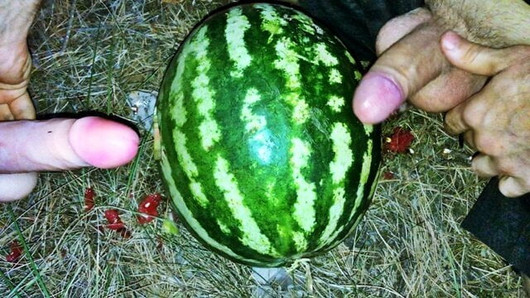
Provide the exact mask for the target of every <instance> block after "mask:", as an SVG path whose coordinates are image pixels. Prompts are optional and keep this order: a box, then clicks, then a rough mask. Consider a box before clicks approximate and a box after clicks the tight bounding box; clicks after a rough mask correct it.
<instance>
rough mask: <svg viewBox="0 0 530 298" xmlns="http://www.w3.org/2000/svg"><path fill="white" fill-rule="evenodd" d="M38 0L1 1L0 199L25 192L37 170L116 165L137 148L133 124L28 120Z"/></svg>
mask: <svg viewBox="0 0 530 298" xmlns="http://www.w3.org/2000/svg"><path fill="white" fill-rule="evenodd" d="M39 2H40V1H39V0H21V1H11V0H0V202H2V201H12V200H17V199H21V198H24V197H26V196H27V195H28V194H29V193H30V192H31V191H32V190H33V188H34V187H35V185H36V182H37V174H36V171H56V170H67V169H74V168H79V167H84V166H96V167H101V168H111V167H117V166H120V165H123V164H125V163H128V162H129V161H130V160H131V159H132V158H133V157H134V156H135V155H136V152H137V150H138V144H139V137H138V135H137V134H136V132H135V131H134V130H133V129H131V128H129V127H128V126H126V125H123V124H120V123H117V122H113V121H110V120H106V119H103V118H99V117H86V118H81V119H78V120H75V119H52V120H48V121H29V120H26V119H30V120H31V119H34V118H35V109H34V107H33V104H32V102H31V99H30V96H29V94H28V91H27V86H28V83H29V76H30V71H31V57H30V55H29V51H28V48H27V43H26V36H27V34H28V30H29V27H30V25H31V22H32V20H33V18H34V16H35V13H36V10H37V8H38V4H39ZM13 120H16V121H13Z"/></svg>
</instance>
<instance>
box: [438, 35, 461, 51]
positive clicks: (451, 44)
mask: <svg viewBox="0 0 530 298" xmlns="http://www.w3.org/2000/svg"><path fill="white" fill-rule="evenodd" d="M459 44H460V37H459V36H458V34H456V33H454V32H452V31H449V32H447V33H445V35H444V37H443V39H442V47H443V48H444V49H445V50H447V51H454V50H455V49H456V48H458V45H459Z"/></svg>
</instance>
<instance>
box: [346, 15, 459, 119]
mask: <svg viewBox="0 0 530 298" xmlns="http://www.w3.org/2000/svg"><path fill="white" fill-rule="evenodd" d="M441 33H442V32H441V29H440V28H439V27H438V26H435V25H434V24H433V23H427V24H424V25H420V26H419V27H418V28H416V29H415V30H414V31H412V32H411V33H410V34H409V35H407V36H405V37H404V38H403V39H401V40H400V41H399V42H397V43H396V44H394V45H393V46H392V47H391V48H389V49H388V50H387V51H385V52H384V53H383V54H382V55H381V57H379V59H378V60H377V61H376V63H375V64H374V65H373V66H372V67H371V69H370V70H369V72H368V73H367V74H366V75H365V76H364V78H363V79H362V80H361V82H360V83H359V86H358V87H357V89H356V91H355V95H354V98H353V108H354V112H355V114H356V115H357V117H358V118H359V120H361V121H362V122H364V123H372V124H373V123H379V122H382V121H383V120H385V119H386V118H388V116H390V114H391V113H392V112H394V111H395V110H396V109H397V108H398V107H399V106H400V105H401V104H402V103H403V102H404V101H405V100H406V99H407V98H408V97H409V96H411V95H413V94H415V93H416V92H417V91H418V90H420V89H421V88H422V87H423V86H425V85H426V84H427V83H428V82H430V81H431V80H433V79H434V78H436V77H438V76H439V75H440V73H441V72H442V70H443V69H444V67H448V66H449V64H448V62H447V60H446V59H445V57H444V56H443V54H442V52H441V50H440V46H439V38H440V35H441Z"/></svg>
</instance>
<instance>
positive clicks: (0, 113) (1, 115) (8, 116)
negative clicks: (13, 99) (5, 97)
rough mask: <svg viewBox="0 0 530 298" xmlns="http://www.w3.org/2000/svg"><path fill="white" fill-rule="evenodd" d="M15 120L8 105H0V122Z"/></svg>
mask: <svg viewBox="0 0 530 298" xmlns="http://www.w3.org/2000/svg"><path fill="white" fill-rule="evenodd" d="M6 120H15V117H13V113H11V109H10V108H9V106H8V105H7V104H0V121H6Z"/></svg>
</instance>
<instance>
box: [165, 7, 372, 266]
mask: <svg viewBox="0 0 530 298" xmlns="http://www.w3.org/2000/svg"><path fill="white" fill-rule="evenodd" d="M360 77H361V74H360V72H359V71H358V67H357V64H356V62H355V61H354V59H353V58H352V57H351V56H350V55H349V53H348V52H347V50H346V49H345V47H344V46H343V45H342V44H341V42H340V41H339V40H337V39H336V38H335V37H334V36H333V35H332V34H331V33H330V32H329V31H327V30H326V29H324V28H322V27H320V26H319V25H318V24H315V23H314V21H313V20H312V19H311V18H309V17H308V16H306V15H305V14H303V13H301V12H299V11H297V10H295V9H292V8H289V7H286V6H281V5H273V4H243V5H237V6H233V7H230V8H228V9H226V10H223V11H220V12H217V13H215V14H213V15H211V16H210V17H208V18H207V19H205V20H204V21H203V22H201V23H200V24H199V25H198V26H197V27H195V29H194V30H193V31H192V32H191V33H190V35H189V36H188V37H187V38H186V40H185V41H184V42H183V43H182V44H181V46H180V48H179V50H178V52H177V54H176V55H175V57H174V58H173V60H172V61H171V63H170V64H169V66H168V68H167V71H166V74H165V77H164V79H163V82H162V86H161V90H160V94H159V98H158V103H157V112H156V121H155V122H156V124H157V128H156V135H157V137H156V151H157V153H158V154H159V156H160V161H161V168H162V173H163V178H164V180H165V184H166V185H167V187H168V189H169V193H170V195H171V198H172V201H173V203H174V205H175V207H176V209H177V211H178V213H179V215H180V216H181V219H182V220H183V221H184V222H185V224H186V225H187V227H188V229H189V230H190V231H191V232H192V234H194V235H195V236H196V238H198V239H199V240H200V241H201V242H202V243H203V244H204V245H206V246H207V247H209V248H210V249H211V250H213V251H215V252H217V253H219V254H221V255H223V256H226V257H228V258H230V259H232V260H234V261H236V262H240V263H244V264H248V265H252V266H260V267H276V266H282V265H285V264H287V263H290V262H292V261H294V260H296V259H297V258H302V257H311V256H314V255H316V254H320V253H322V252H326V251H328V250H330V249H331V248H333V247H335V246H336V245H338V244H339V243H340V242H341V241H342V240H343V239H344V238H345V237H346V236H347V235H348V234H349V233H350V232H351V231H352V230H353V229H354V228H355V226H356V224H357V223H358V222H359V219H360V218H361V217H362V215H363V213H364V212H365V210H366V209H367V207H368V205H369V202H370V200H371V196H372V194H373V191H374V188H375V184H376V183H375V181H376V180H377V175H378V165H379V162H380V156H379V154H380V131H379V128H378V127H374V126H368V125H363V124H361V123H360V122H359V121H358V120H357V119H356V118H355V116H354V114H353V112H352V107H351V98H352V96H353V93H354V89H355V87H356V85H357V83H358V81H359V80H360Z"/></svg>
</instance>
